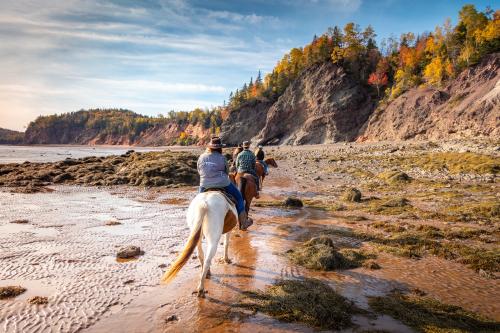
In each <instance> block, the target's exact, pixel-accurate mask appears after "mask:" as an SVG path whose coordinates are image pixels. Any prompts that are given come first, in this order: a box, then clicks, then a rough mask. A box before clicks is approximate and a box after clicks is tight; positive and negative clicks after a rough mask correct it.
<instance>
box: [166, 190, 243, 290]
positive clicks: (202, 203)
mask: <svg viewBox="0 0 500 333" xmlns="http://www.w3.org/2000/svg"><path fill="white" fill-rule="evenodd" d="M228 212H230V213H232V214H234V218H235V219H236V220H233V221H237V220H238V214H237V212H236V208H235V206H234V205H232V204H230V203H229V202H228V200H227V199H226V198H225V196H224V195H223V194H222V193H220V192H217V191H209V192H204V193H199V194H198V195H196V197H195V198H194V199H193V201H191V203H190V204H189V208H188V210H187V215H186V220H187V224H188V226H189V229H191V234H190V235H189V238H188V240H187V243H186V245H185V246H184V249H183V250H182V252H181V254H180V255H179V257H178V258H177V259H176V260H175V261H174V263H173V264H172V265H171V266H170V268H169V269H168V271H167V272H166V273H165V274H164V275H163V278H162V282H163V283H168V282H170V281H171V280H172V279H173V278H174V277H175V276H176V275H177V273H178V272H179V271H180V270H181V268H182V267H183V266H184V265H185V264H186V262H187V261H188V260H189V258H190V257H191V255H192V254H193V251H194V248H195V247H196V246H197V247H198V259H200V263H201V275H200V283H199V284H198V289H197V291H198V297H204V295H205V278H206V277H207V274H210V264H211V263H212V259H213V257H214V256H215V252H216V251H217V245H218V244H219V240H220V238H221V236H222V234H223V232H224V231H226V230H224V218H225V217H226V214H227V213H228ZM231 228H232V227H231ZM229 234H230V232H229V231H227V232H226V233H225V239H224V257H223V258H222V260H223V261H224V262H225V263H230V262H231V261H230V260H229V257H228V247H229ZM202 236H205V239H206V241H207V256H206V257H204V254H203V247H202V244H201V239H202Z"/></svg>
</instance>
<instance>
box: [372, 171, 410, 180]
mask: <svg viewBox="0 0 500 333" xmlns="http://www.w3.org/2000/svg"><path fill="white" fill-rule="evenodd" d="M379 178H382V179H384V180H386V181H388V182H390V183H403V182H408V181H410V180H411V177H410V176H408V175H407V174H406V173H404V172H402V171H397V170H393V171H386V172H383V173H381V174H379Z"/></svg>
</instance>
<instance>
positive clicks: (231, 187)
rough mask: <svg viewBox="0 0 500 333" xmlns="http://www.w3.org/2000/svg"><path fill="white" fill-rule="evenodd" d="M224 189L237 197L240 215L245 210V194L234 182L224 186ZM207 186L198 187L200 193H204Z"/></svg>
mask: <svg viewBox="0 0 500 333" xmlns="http://www.w3.org/2000/svg"><path fill="white" fill-rule="evenodd" d="M223 189H224V190H225V191H226V192H227V193H229V194H230V195H232V196H233V197H234V198H235V199H236V210H237V211H238V215H239V214H240V213H241V212H242V211H244V210H245V202H244V201H243V196H242V195H241V193H240V190H238V188H237V187H236V186H235V185H234V184H233V183H230V184H229V185H228V186H226V187H223ZM205 190H206V189H205V188H204V187H203V186H200V187H199V188H198V193H203V192H205Z"/></svg>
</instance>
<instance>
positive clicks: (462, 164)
mask: <svg viewBox="0 0 500 333" xmlns="http://www.w3.org/2000/svg"><path fill="white" fill-rule="evenodd" d="M401 164H403V165H407V166H411V167H420V168H422V169H425V170H430V171H448V172H449V173H452V174H457V173H477V174H486V173H490V174H494V175H496V174H498V172H499V171H500V159H499V158H497V157H494V156H489V155H483V154H476V153H458V152H442V153H428V154H420V155H415V156H408V157H405V158H403V159H402V160H401Z"/></svg>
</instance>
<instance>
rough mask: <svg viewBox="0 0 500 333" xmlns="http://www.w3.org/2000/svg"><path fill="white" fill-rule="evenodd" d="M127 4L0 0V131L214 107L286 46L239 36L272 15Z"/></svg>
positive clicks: (173, 2)
mask: <svg viewBox="0 0 500 333" xmlns="http://www.w3.org/2000/svg"><path fill="white" fill-rule="evenodd" d="M148 3H149V2H148ZM137 4H140V5H135V4H134V5H121V3H119V2H115V3H111V2H110V1H109V0H65V1H62V0H60V1H42V0H17V1H1V2H0V40H1V43H0V72H1V73H2V75H1V76H0V127H12V128H17V129H21V128H22V127H23V126H24V125H26V124H27V122H28V121H29V120H32V119H33V118H34V117H36V116H38V115H39V114H47V113H55V112H58V113H60V112H68V111H72V110H78V109H80V108H88V107H106V106H109V107H123V108H130V109H134V110H135V111H138V112H143V113H146V114H156V113H157V112H165V111H168V110H170V109H182V110H188V109H192V108H194V107H197V106H201V107H206V106H211V105H218V104H221V103H222V100H223V99H225V98H226V97H227V95H228V93H229V90H230V89H234V88H236V87H237V86H239V85H240V84H241V83H242V79H241V73H252V74H253V73H256V72H257V70H258V69H263V70H268V69H270V68H271V67H272V66H273V65H274V63H275V62H276V60H277V59H278V58H279V57H281V53H282V50H283V49H284V46H283V45H285V44H287V43H286V42H284V41H283V42H282V41H279V42H275V41H273V40H272V39H270V38H266V37H259V36H257V35H256V36H252V34H253V33H250V32H249V31H250V29H249V27H252V28H255V27H257V26H265V27H266V28H269V27H270V26H273V24H274V25H276V23H279V20H278V19H277V18H276V17H273V16H265V15H257V14H255V13H247V14H241V13H236V12H232V11H224V10H223V11H214V10H208V9H204V8H194V7H192V6H191V5H190V4H189V3H188V2H186V1H182V0H158V2H157V4H158V6H157V7H141V5H143V4H145V3H141V2H137ZM236 32H237V33H236ZM245 33H246V34H247V35H246V36H245V37H244V38H243V37H242V36H243V35H242V34H245ZM263 36H265V33H264V34H263ZM252 37H253V38H252ZM288 43H290V41H288ZM212 68H217V73H215V71H214V70H213V69H212ZM252 74H245V76H247V75H248V76H250V75H252ZM254 75H255V74H254ZM244 79H248V78H247V77H245V78H244Z"/></svg>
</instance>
